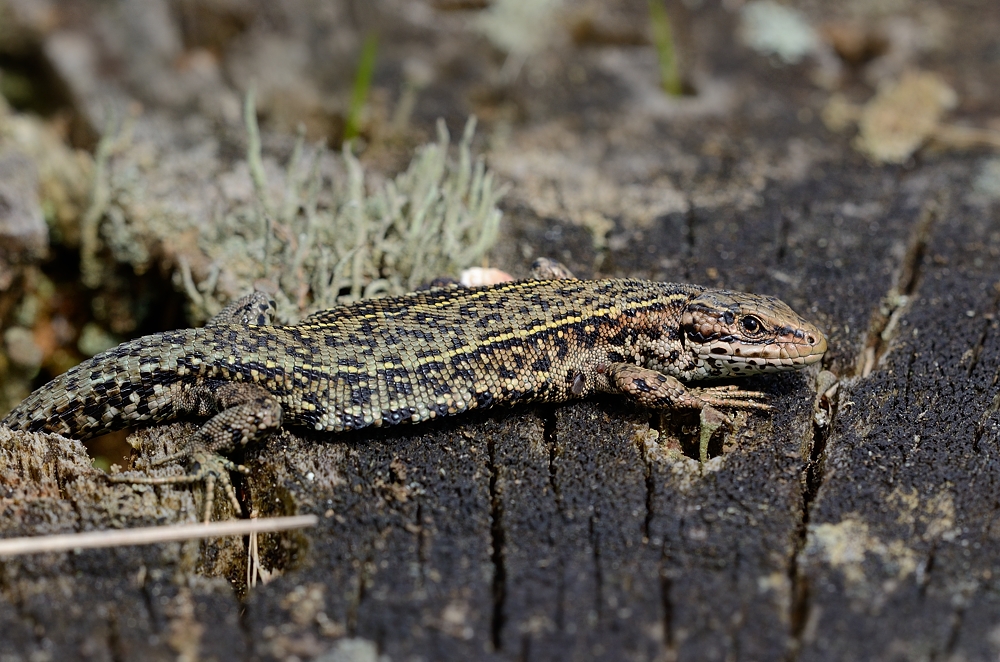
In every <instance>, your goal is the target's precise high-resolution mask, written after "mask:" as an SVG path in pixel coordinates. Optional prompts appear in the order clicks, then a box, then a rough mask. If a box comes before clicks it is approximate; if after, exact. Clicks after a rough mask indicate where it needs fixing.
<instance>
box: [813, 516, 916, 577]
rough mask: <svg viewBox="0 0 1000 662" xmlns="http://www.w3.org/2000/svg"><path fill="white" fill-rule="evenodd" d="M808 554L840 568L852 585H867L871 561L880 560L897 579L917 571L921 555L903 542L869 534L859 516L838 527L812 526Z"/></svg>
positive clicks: (835, 525) (866, 526) (841, 522)
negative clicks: (866, 561)
mask: <svg viewBox="0 0 1000 662" xmlns="http://www.w3.org/2000/svg"><path fill="white" fill-rule="evenodd" d="M806 554H807V555H808V556H812V557H818V558H820V559H822V560H823V561H825V562H826V563H828V564H829V565H831V566H833V567H835V568H838V569H839V570H840V571H841V572H843V573H844V577H845V578H846V579H847V580H848V581H849V582H850V583H852V584H866V583H867V577H866V575H865V567H864V563H865V560H866V559H867V558H870V557H871V558H873V559H874V560H878V561H880V562H881V563H882V564H883V566H885V567H886V568H887V569H890V571H894V572H893V574H895V575H896V578H897V579H904V578H906V577H908V576H909V575H911V574H913V573H914V572H915V571H916V570H917V564H918V562H917V554H916V552H915V551H914V550H913V549H911V548H910V547H909V546H907V544H906V542H905V541H903V540H891V541H888V542H886V541H883V540H881V539H880V538H879V537H878V536H876V535H874V534H872V533H871V532H870V531H869V527H868V524H867V523H865V522H863V521H861V519H860V518H859V517H858V516H848V517H845V518H844V519H843V520H841V521H840V522H838V523H836V524H818V525H816V526H810V527H809V539H808V542H807V544H806Z"/></svg>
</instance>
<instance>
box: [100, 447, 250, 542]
mask: <svg viewBox="0 0 1000 662" xmlns="http://www.w3.org/2000/svg"><path fill="white" fill-rule="evenodd" d="M183 457H190V458H191V470H190V471H189V472H188V473H186V474H181V475H172V476H141V475H140V476H131V475H126V474H108V475H107V479H108V482H111V483H126V484H130V485H188V484H192V483H204V485H205V518H204V520H203V521H204V522H205V523H206V524H207V523H208V522H209V521H211V519H212V508H213V507H214V506H215V486H216V484H220V485H222V489H223V490H224V491H225V493H226V496H227V497H229V503H231V504H232V506H233V510H234V511H236V513H237V514H238V515H240V514H242V513H243V508H242V507H241V506H240V502H239V499H237V498H236V489H235V488H234V487H233V481H232V480H231V479H230V478H229V472H230V471H238V472H240V473H242V474H249V473H250V470H249V469H247V468H246V467H245V466H243V465H242V464H236V463H235V462H232V461H231V460H227V459H226V458H224V457H222V456H221V455H219V454H218V453H212V452H209V451H193V452H188V453H175V454H174V455H170V456H167V457H165V458H160V459H159V460H157V461H155V462H151V463H150V467H156V466H161V465H163V464H166V463H167V462H171V461H173V460H176V459H179V458H183Z"/></svg>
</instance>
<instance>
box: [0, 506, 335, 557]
mask: <svg viewBox="0 0 1000 662" xmlns="http://www.w3.org/2000/svg"><path fill="white" fill-rule="evenodd" d="M318 522H319V518H318V517H316V516H315V515H297V516H294V517H267V518H262V519H248V520H243V519H241V520H229V521H226V522H211V523H209V524H176V525H172V526H147V527H140V528H136V529H117V530H108V531H88V532H86V533H66V534H59V535H54V536H28V537H25V538H8V539H7V540H0V557H3V556H16V555H19V554H41V553H44V552H65V551H69V550H75V549H96V548H101V547H118V546H121V545H151V544H153V543H158V542H172V541H176V540H197V539H199V538H220V537H223V536H245V535H249V534H251V533H267V532H274V531H285V530H287V529H304V528H308V527H311V526H316V524H317V523H318Z"/></svg>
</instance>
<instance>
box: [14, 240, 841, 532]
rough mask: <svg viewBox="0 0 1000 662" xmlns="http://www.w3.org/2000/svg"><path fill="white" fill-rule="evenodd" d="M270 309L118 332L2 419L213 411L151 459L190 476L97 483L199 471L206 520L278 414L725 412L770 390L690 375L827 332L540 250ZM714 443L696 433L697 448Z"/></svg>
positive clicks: (76, 422) (753, 363)
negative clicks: (350, 298) (538, 255)
mask: <svg viewBox="0 0 1000 662" xmlns="http://www.w3.org/2000/svg"><path fill="white" fill-rule="evenodd" d="M274 309H275V305H274V302H273V301H272V300H271V299H270V297H269V296H268V295H267V294H265V293H263V292H260V291H256V292H253V293H251V294H249V295H247V296H245V297H243V298H241V299H238V300H236V301H234V302H232V303H231V304H229V305H228V306H227V307H226V308H224V309H223V310H222V311H221V312H220V313H219V314H217V315H216V316H215V317H214V318H212V319H211V320H209V322H208V323H207V324H206V325H205V326H204V327H201V328H194V329H181V330H174V331H164V332H161V333H156V334H153V335H149V336H145V337H141V338H138V339H135V340H130V341H127V342H124V343H122V344H121V345H119V346H117V347H114V348H112V349H110V350H107V351H105V352H103V353H100V354H97V355H95V356H93V357H92V358H90V359H87V360H85V361H83V362H82V363H80V364H79V365H77V366H76V367H74V368H71V369H70V370H69V371H67V372H65V373H63V374H62V375H60V376H58V377H56V378H55V379H53V380H52V381H51V382H49V383H48V384H46V385H44V386H42V387H40V388H39V389H37V390H36V391H34V392H33V393H32V394H31V395H29V396H28V397H27V398H26V399H25V400H24V401H23V402H22V403H21V404H19V405H18V406H17V407H16V408H15V409H14V410H13V411H11V412H10V413H9V414H8V415H7V417H6V418H4V419H3V421H0V423H2V424H3V425H6V426H8V427H9V428H11V429H13V430H26V431H32V432H51V433H58V434H61V435H64V436H67V437H73V438H76V439H79V440H86V439H89V438H92V437H95V436H99V435H102V434H105V433H108V432H111V431H114V430H121V429H125V428H129V427H133V426H136V425H142V424H155V423H165V422H169V421H173V420H178V419H185V418H189V417H196V418H199V419H206V418H207V420H206V421H205V422H204V424H203V425H201V427H200V428H199V429H198V430H197V432H195V433H194V434H193V435H192V436H191V437H190V438H189V439H188V440H187V443H186V444H185V445H184V446H183V447H182V449H181V450H180V451H179V452H178V453H176V454H174V455H171V456H169V457H165V458H160V459H158V460H157V461H155V462H153V463H151V464H150V466H157V465H161V464H165V463H167V462H171V461H176V460H187V461H188V463H189V466H190V467H191V469H190V470H189V471H188V472H187V473H185V474H183V475H170V476H148V475H146V476H138V477H133V476H128V475H125V474H121V473H113V474H107V478H108V480H110V481H111V482H124V483H139V484H154V485H158V484H174V483H197V482H202V483H204V486H205V490H206V496H205V521H208V520H209V519H210V517H211V512H212V505H213V495H214V490H215V487H216V482H217V481H218V482H219V483H220V484H221V485H222V486H223V487H224V488H225V491H226V493H227V495H228V497H229V500H230V501H231V502H232V504H233V507H234V511H235V512H236V513H240V512H241V508H240V504H239V502H238V500H237V498H236V495H235V490H234V489H233V486H232V483H231V480H230V477H229V472H230V471H239V472H243V473H248V470H247V468H246V467H244V466H242V465H237V464H235V463H234V462H232V461H231V460H229V459H228V458H227V457H226V455H227V454H229V453H231V452H232V451H233V450H235V449H236V448H237V447H239V446H242V445H246V444H248V443H250V442H253V441H256V440H259V439H262V438H264V437H265V436H266V435H269V434H271V433H273V432H275V431H277V430H278V429H280V428H281V427H282V426H283V425H288V426H291V427H293V428H294V427H298V428H307V429H311V430H317V431H324V432H332V433H338V432H343V431H347V430H358V429H362V428H367V427H371V426H376V427H377V426H389V425H397V424H401V423H419V422H421V421H427V420H430V419H435V418H440V417H445V416H452V415H455V414H460V413H462V412H465V411H468V410H472V409H485V408H489V407H493V406H495V405H513V404H516V403H526V402H539V401H542V402H562V401H567V400H573V399H578V398H585V397H587V396H588V395H590V394H592V393H595V392H606V393H619V394H622V395H624V396H626V397H628V398H630V399H631V400H633V401H634V402H636V403H638V404H640V405H643V406H646V407H650V408H660V409H677V408H688V409H696V410H701V412H702V421H703V423H704V422H705V420H706V418H705V413H706V412H713V413H715V414H718V415H719V416H721V417H722V419H721V420H726V421H728V420H729V419H728V417H726V416H725V415H724V414H722V413H721V412H718V410H716V409H715V408H716V407H722V408H734V409H758V410H766V409H768V407H769V406H768V405H767V403H766V402H762V401H761V400H762V397H763V394H761V393H759V392H756V391H747V390H742V389H740V388H738V387H737V386H734V385H731V384H730V385H725V386H698V385H695V384H694V383H696V382H701V381H703V380H711V379H717V378H727V377H742V376H746V375H754V374H760V373H770V372H778V371H785V370H794V369H797V368H802V367H805V366H807V365H810V364H813V363H816V362H817V361H819V360H820V359H821V358H822V357H823V354H824V353H825V352H826V348H827V340H826V337H825V336H824V334H823V333H822V331H820V330H819V329H818V328H817V327H816V326H814V325H813V324H811V323H810V322H808V321H806V320H805V319H803V318H802V317H800V316H799V315H797V314H796V313H795V312H793V311H792V310H791V308H789V307H788V306H787V305H786V304H784V303H783V302H781V301H780V300H778V299H776V298H774V297H771V296H765V295H758V294H747V293H741V292H733V291H727V290H721V289H710V288H706V287H702V286H699V285H692V284H680V283H663V282H655V281H643V280H632V279H606V280H578V279H575V278H573V277H572V274H571V273H569V271H568V270H566V269H565V268H564V267H562V266H561V265H559V264H558V263H555V262H551V261H542V260H540V261H538V262H536V265H535V267H534V270H533V277H532V278H531V279H528V280H521V281H511V282H506V283H500V284H495V285H487V286H481V287H470V288H464V287H459V286H451V287H437V288H433V289H430V290H426V291H422V292H416V293H412V294H406V295H403V296H396V297H388V298H382V299H373V300H367V301H359V302H356V303H352V304H348V305H345V306H341V307H337V308H332V309H329V310H323V311H320V312H317V313H314V314H312V315H310V316H308V317H306V318H305V319H303V320H302V321H301V322H300V323H298V324H295V325H287V326H285V325H275V324H273V323H272V322H273V316H274ZM716 420H718V419H716ZM719 424H720V423H716V424H715V427H718V425H719ZM707 443H708V438H707V437H706V436H705V434H704V432H703V434H702V446H703V448H702V459H703V460H704V458H705V453H706V449H707Z"/></svg>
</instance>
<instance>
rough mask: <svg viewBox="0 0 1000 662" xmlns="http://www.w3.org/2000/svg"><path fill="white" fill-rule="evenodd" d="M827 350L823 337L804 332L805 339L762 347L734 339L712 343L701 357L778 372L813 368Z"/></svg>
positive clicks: (770, 342) (705, 346) (774, 341)
mask: <svg viewBox="0 0 1000 662" xmlns="http://www.w3.org/2000/svg"><path fill="white" fill-rule="evenodd" d="M810 338H811V339H812V340H811V342H810V341H809V339H810ZM826 350H827V342H826V338H825V337H824V336H823V334H821V333H819V332H815V333H812V334H807V333H805V332H802V337H801V338H798V337H794V336H793V337H792V338H787V339H786V338H783V337H779V338H776V339H769V340H768V341H765V342H763V343H760V344H750V343H745V342H739V341H736V342H734V341H733V339H732V338H719V339H717V340H710V341H708V342H706V343H703V344H702V345H701V346H700V347H699V350H698V356H699V358H702V359H705V360H716V361H717V360H719V359H724V360H725V362H727V363H734V364H743V365H745V366H746V367H747V368H750V369H756V370H758V371H760V372H777V371H780V370H794V369H796V368H801V367H803V366H807V365H812V364H813V363H816V362H818V361H820V360H821V359H822V358H823V355H824V354H825V353H826Z"/></svg>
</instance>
